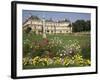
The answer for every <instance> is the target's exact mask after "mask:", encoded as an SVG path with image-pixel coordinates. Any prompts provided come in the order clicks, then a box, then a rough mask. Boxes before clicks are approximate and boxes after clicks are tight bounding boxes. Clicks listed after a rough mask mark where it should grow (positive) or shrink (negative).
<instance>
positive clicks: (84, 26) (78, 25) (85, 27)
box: [73, 20, 91, 32]
mask: <svg viewBox="0 0 100 80" xmlns="http://www.w3.org/2000/svg"><path fill="white" fill-rule="evenodd" d="M90 29H91V25H90V20H87V21H85V20H77V21H75V22H74V23H73V32H81V31H90Z"/></svg>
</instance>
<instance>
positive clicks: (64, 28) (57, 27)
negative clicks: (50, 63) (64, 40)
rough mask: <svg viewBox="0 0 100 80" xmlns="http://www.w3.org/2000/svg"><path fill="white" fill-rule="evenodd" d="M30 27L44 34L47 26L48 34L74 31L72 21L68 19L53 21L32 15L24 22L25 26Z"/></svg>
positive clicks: (37, 32)
mask: <svg viewBox="0 0 100 80" xmlns="http://www.w3.org/2000/svg"><path fill="white" fill-rule="evenodd" d="M28 27H30V28H31V29H32V30H33V31H34V32H35V33H36V34H42V33H43V28H45V29H44V30H45V33H46V34H55V33H72V27H71V23H70V22H69V21H67V20H62V21H53V20H45V19H40V18H38V17H37V16H31V17H30V18H29V19H27V20H26V21H25V22H24V23H23V28H24V29H27V28H28Z"/></svg>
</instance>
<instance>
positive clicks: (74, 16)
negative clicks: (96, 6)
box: [22, 10, 91, 22]
mask: <svg viewBox="0 0 100 80" xmlns="http://www.w3.org/2000/svg"><path fill="white" fill-rule="evenodd" d="M31 15H34V16H38V17H39V18H41V19H42V18H43V17H44V18H45V19H51V18H52V20H54V21H57V20H63V19H65V18H66V19H68V20H70V21H71V22H75V21H76V20H80V19H81V20H90V19H91V14H90V13H73V12H53V11H34V10H23V12H22V17H23V18H22V19H23V22H24V21H26V19H28V18H29V17H30V16H31Z"/></svg>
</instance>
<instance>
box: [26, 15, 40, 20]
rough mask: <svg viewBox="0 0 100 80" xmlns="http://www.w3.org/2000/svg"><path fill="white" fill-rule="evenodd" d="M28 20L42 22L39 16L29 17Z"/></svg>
mask: <svg viewBox="0 0 100 80" xmlns="http://www.w3.org/2000/svg"><path fill="white" fill-rule="evenodd" d="M28 19H31V20H40V18H39V17H38V16H33V15H32V16H31V17H29V18H28Z"/></svg>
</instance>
